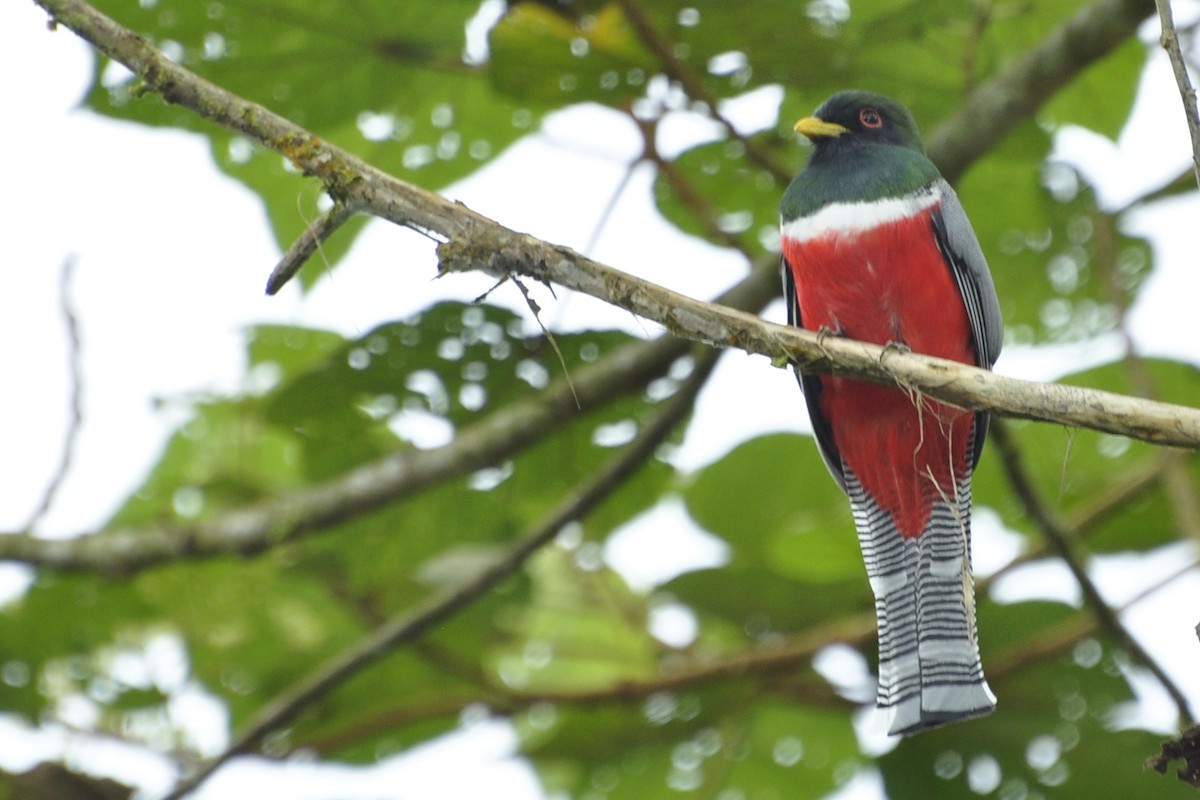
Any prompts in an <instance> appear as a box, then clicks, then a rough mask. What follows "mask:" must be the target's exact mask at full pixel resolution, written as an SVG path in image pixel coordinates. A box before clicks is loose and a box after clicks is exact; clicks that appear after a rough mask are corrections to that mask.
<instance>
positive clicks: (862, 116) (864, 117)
mask: <svg viewBox="0 0 1200 800" xmlns="http://www.w3.org/2000/svg"><path fill="white" fill-rule="evenodd" d="M858 121H859V122H861V123H862V124H863V127H864V128H882V127H883V115H882V114H880V113H879V109H876V108H872V107H871V106H867V107H866V108H864V109H863V110H861V111H859V112H858Z"/></svg>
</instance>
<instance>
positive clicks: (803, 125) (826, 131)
mask: <svg viewBox="0 0 1200 800" xmlns="http://www.w3.org/2000/svg"><path fill="white" fill-rule="evenodd" d="M847 130H848V129H847V128H846V127H845V126H842V125H838V124H837V123H836V122H826V121H825V120H823V119H818V118H817V117H805V118H804V119H802V120H800V121H799V122H797V123H796V133H802V134H804V135H805V136H807V137H808V138H809V139H821V138H831V137H834V136H841V135H842V134H843V133H845V132H846V131H847Z"/></svg>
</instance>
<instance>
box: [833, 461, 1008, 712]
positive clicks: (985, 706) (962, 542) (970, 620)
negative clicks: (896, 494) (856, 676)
mask: <svg viewBox="0 0 1200 800" xmlns="http://www.w3.org/2000/svg"><path fill="white" fill-rule="evenodd" d="M845 477H846V492H847V494H848V495H849V496H850V507H851V511H852V512H853V514H854V525H855V527H856V528H857V529H858V540H859V544H860V545H862V552H863V559H864V560H865V561H866V564H867V576H868V578H870V581H871V590H872V591H873V592H874V594H875V614H876V617H877V620H878V625H879V695H878V704H879V707H880V708H883V709H886V710H887V713H888V733H890V734H897V735H898V734H909V733H917V732H918V731H922V730H926V729H928V728H933V727H936V726H938V725H943V724H945V723H947V722H954V721H956V720H962V719H970V718H971V717H979V716H983V715H984V714H989V713H991V712H992V710H993V709H994V708H995V707H996V698H995V696H994V695H993V694H992V691H991V689H989V688H988V685H987V681H986V680H985V679H984V677H983V664H982V663H981V662H980V660H979V645H978V641H977V638H976V631H975V585H974V580H973V578H972V575H971V518H970V513H971V478H970V475H967V476H966V477H965V478H963V479H962V480H961V481H959V485H958V487H957V488H958V492H957V496H955V497H948V498H944V500H939V501H937V502H935V503H934V505H933V513H932V514H931V516H930V519H929V523H928V525H927V526H926V528H925V531H924V533H922V535H921V536H919V537H916V538H912V539H904V538H902V537H901V536H900V533H899V531H897V530H896V526H895V523H894V522H893V521H892V518H891V515H890V514H889V513H888V512H886V511H884V510H882V509H881V508H880V507H879V506H878V505H877V504H876V503H875V501H874V500H873V499H872V498H871V497H870V496H868V495H867V493H866V492H865V491H863V488H862V485H861V484H860V483H859V482H858V479H857V478H855V477H854V475H853V473H851V472H850V471H849V470H848V469H847V470H846V471H845Z"/></svg>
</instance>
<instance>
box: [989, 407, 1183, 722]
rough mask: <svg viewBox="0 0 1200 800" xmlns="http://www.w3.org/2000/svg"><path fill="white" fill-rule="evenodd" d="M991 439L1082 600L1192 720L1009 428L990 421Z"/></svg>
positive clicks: (1180, 693) (1176, 689) (1011, 481)
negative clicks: (1102, 585) (1045, 498)
mask: <svg viewBox="0 0 1200 800" xmlns="http://www.w3.org/2000/svg"><path fill="white" fill-rule="evenodd" d="M992 442H993V443H994V444H995V446H996V449H997V450H998V451H999V454H1000V461H1001V465H1002V466H1003V467H1004V472H1005V474H1006V475H1007V477H1008V482H1009V485H1010V486H1012V489H1013V492H1014V493H1015V494H1016V495H1017V497H1018V498H1019V499H1020V501H1021V505H1022V506H1023V507H1024V509H1025V513H1026V514H1028V515H1029V517H1030V519H1032V520H1033V522H1034V524H1035V525H1037V527H1038V529H1039V530H1040V531H1041V532H1042V535H1043V537H1045V539H1046V541H1047V542H1048V543H1049V545H1050V549H1051V550H1052V551H1054V553H1055V554H1056V555H1057V556H1058V557H1059V558H1061V559H1062V561H1063V563H1064V564H1066V565H1067V568H1068V569H1069V570H1070V571H1071V575H1072V576H1073V577H1074V578H1075V581H1076V583H1078V584H1079V589H1080V591H1081V592H1082V593H1083V600H1084V603H1086V604H1087V606H1088V607H1089V608H1091V609H1092V613H1093V614H1094V615H1095V617H1096V620H1097V622H1098V624H1099V626H1100V627H1101V628H1102V629H1103V630H1104V631H1105V632H1106V633H1107V634H1108V635H1109V636H1111V637H1112V638H1113V640H1114V641H1116V642H1117V643H1118V644H1119V645H1120V646H1121V647H1123V648H1125V649H1126V650H1128V651H1129V653H1130V654H1131V655H1132V656H1133V657H1134V658H1135V659H1136V660H1137V661H1139V662H1141V663H1142V664H1143V665H1144V666H1145V667H1146V669H1148V670H1149V671H1150V672H1151V673H1152V674H1153V675H1154V677H1155V678H1157V679H1158V681H1159V683H1161V684H1162V686H1163V688H1164V689H1166V691H1167V694H1169V695H1170V696H1171V699H1172V701H1174V703H1175V705H1176V707H1177V708H1178V709H1179V715H1180V717H1182V718H1183V719H1185V720H1189V721H1190V720H1193V719H1194V718H1193V716H1192V711H1191V708H1190V706H1189V705H1188V700H1187V696H1186V695H1185V694H1184V693H1183V691H1182V690H1181V689H1180V688H1179V687H1178V686H1177V685H1176V684H1175V682H1174V681H1173V680H1172V679H1171V676H1169V675H1168V674H1167V673H1166V670H1164V669H1163V668H1162V667H1161V666H1160V665H1159V663H1158V662H1157V661H1155V660H1154V658H1152V657H1151V656H1150V654H1149V653H1148V652H1146V650H1145V648H1143V647H1142V646H1141V644H1140V643H1139V642H1138V641H1137V639H1136V638H1134V636H1133V634H1131V633H1130V632H1129V630H1128V629H1127V628H1126V627H1125V625H1124V623H1122V622H1121V620H1120V618H1119V617H1118V616H1117V613H1116V612H1115V611H1114V610H1113V609H1112V607H1111V606H1109V605H1108V603H1106V602H1105V601H1104V598H1103V596H1101V594H1100V591H1099V589H1097V588H1096V584H1095V583H1094V582H1093V581H1092V579H1091V576H1089V575H1088V574H1087V569H1086V567H1084V565H1083V561H1084V554H1083V553H1081V552H1080V550H1081V548H1080V547H1079V546H1078V543H1077V540H1076V538H1075V537H1074V536H1073V534H1072V533H1071V532H1070V531H1068V530H1066V529H1065V528H1063V526H1062V525H1061V524H1060V523H1059V522H1058V520H1057V519H1055V518H1054V515H1053V514H1052V513H1051V511H1050V509H1049V508H1047V507H1046V505H1045V503H1043V502H1042V499H1041V496H1040V495H1039V494H1038V491H1037V489H1036V488H1035V487H1034V485H1033V482H1032V481H1031V480H1030V478H1029V473H1028V472H1027V471H1026V469H1025V465H1024V463H1023V462H1022V459H1021V453H1020V450H1019V449H1018V447H1017V444H1016V442H1015V441H1013V439H1012V437H1011V436H1010V435H1009V433H1008V429H1007V428H1006V427H1005V425H1003V424H1002V423H1001V424H994V425H993V428H992Z"/></svg>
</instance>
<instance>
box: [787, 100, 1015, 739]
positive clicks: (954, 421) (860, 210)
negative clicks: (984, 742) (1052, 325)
mask: <svg viewBox="0 0 1200 800" xmlns="http://www.w3.org/2000/svg"><path fill="white" fill-rule="evenodd" d="M796 130H797V131H798V132H799V133H802V134H804V135H805V136H807V137H808V138H809V139H811V140H812V143H813V151H812V156H811V157H810V158H809V161H808V164H807V165H806V166H805V167H804V170H803V171H802V172H801V173H800V174H799V175H798V176H797V177H796V179H795V180H793V181H792V183H791V185H790V186H788V188H787V191H786V192H785V193H784V195H783V200H782V202H781V204H780V218H781V226H782V228H781V233H782V250H783V261H782V273H783V281H784V293H785V297H786V301H787V308H788V321H789V322H790V323H791V324H793V325H797V326H799V327H802V328H806V329H808V330H811V331H825V332H827V334H828V335H833V336H844V337H847V338H851V339H858V340H861V341H866V342H874V343H876V344H880V345H895V346H898V347H903V348H907V349H911V350H913V351H916V352H918V353H922V354H925V355H931V356H938V357H941V358H947V359H953V360H955V361H961V362H963V363H966V364H974V365H977V366H980V367H985V368H990V367H991V366H992V364H993V363H995V361H996V357H997V356H998V355H999V353H1000V343H1001V338H1002V327H1001V320H1000V306H999V304H998V302H997V299H996V289H995V286H994V285H993V283H992V277H991V274H990V273H989V272H988V267H987V262H986V261H985V260H984V257H983V252H982V250H981V249H980V246H979V241H978V240H977V239H976V237H975V233H974V231H973V230H972V229H971V224H970V223H969V222H968V221H967V216H966V213H965V212H964V211H963V207H962V204H961V203H960V202H959V200H958V197H957V195H955V193H954V190H953V189H952V188H951V187H950V185H949V184H948V183H947V182H946V181H945V179H943V178H942V176H941V174H940V173H939V172H938V170H937V167H935V166H934V165H933V162H931V161H930V160H929V159H928V158H926V156H925V153H924V150H923V147H922V145H921V140H920V136H919V134H918V133H917V127H916V123H914V122H913V118H912V116H911V115H910V114H909V113H908V111H907V110H906V109H905V108H904V107H903V106H901V105H900V104H899V103H897V102H896V101H894V100H891V99H889V98H886V97H882V96H880V95H877V94H873V93H869V92H862V91H848V92H841V93H839V94H836V95H834V96H833V97H831V98H829V100H827V101H826V102H825V103H824V104H822V105H821V107H820V108H818V109H817V111H816V113H815V115H814V116H811V117H807V118H805V119H802V120H800V121H799V122H798V123H796ZM797 377H798V378H799V380H800V385H801V388H802V389H803V390H804V398H805V402H806V403H807V405H808V411H809V415H810V416H811V417H812V425H813V431H814V434H815V436H816V440H817V445H818V447H819V448H820V451H821V456H822V457H823V458H824V459H825V463H826V465H827V466H828V467H829V471H830V472H831V473H833V477H834V479H835V480H836V481H837V482H838V484H839V485H840V486H841V487H842V489H843V490H844V491H845V492H846V494H847V495H848V496H849V498H850V508H851V512H852V514H853V517H854V524H855V527H856V528H857V530H858V538H859V543H860V545H861V547H862V553H863V559H864V560H865V561H866V565H867V576H868V578H869V579H870V583H871V589H872V592H873V593H874V595H875V611H876V616H877V620H878V628H879V693H878V705H879V706H880V707H881V708H883V709H885V710H886V711H887V713H888V732H889V733H892V734H909V733H916V732H918V731H921V730H925V729H927V728H932V727H935V726H937V725H941V724H943V723H947V722H952V721H955V720H960V719H968V718H970V717H977V716H981V715H984V714H988V713H990V712H991V711H992V710H993V709H994V708H995V704H996V698H995V696H994V695H993V694H992V692H991V689H990V688H988V685H987V681H986V680H985V679H984V676H983V665H982V663H981V662H980V659H979V646H978V643H977V640H976V628H975V590H974V581H973V579H972V576H971V472H972V470H973V469H974V468H975V465H976V464H977V463H978V461H979V454H980V451H981V450H982V448H983V440H984V436H985V435H986V433H987V427H988V417H987V415H986V414H981V413H972V412H968V411H962V410H961V409H957V408H954V407H952V406H948V405H945V404H943V403H940V402H937V401H935V400H931V399H929V398H927V397H924V396H922V395H921V394H920V393H919V392H916V391H906V390H903V389H899V388H896V387H891V386H882V385H876V384H871V383H865V382H862V381H855V380H850V379H847V378H839V377H835V376H830V375H803V374H800V373H799V372H797Z"/></svg>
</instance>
